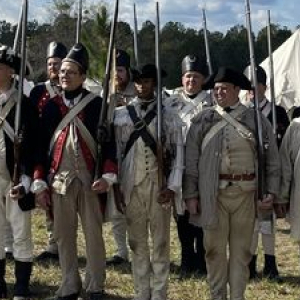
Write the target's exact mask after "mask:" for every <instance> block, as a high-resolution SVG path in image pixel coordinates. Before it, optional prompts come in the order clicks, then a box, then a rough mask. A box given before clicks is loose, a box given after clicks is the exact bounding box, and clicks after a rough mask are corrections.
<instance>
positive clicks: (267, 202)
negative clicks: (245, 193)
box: [257, 194, 274, 211]
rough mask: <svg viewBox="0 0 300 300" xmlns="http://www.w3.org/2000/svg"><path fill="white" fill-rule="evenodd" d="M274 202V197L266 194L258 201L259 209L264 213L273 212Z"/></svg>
mask: <svg viewBox="0 0 300 300" xmlns="http://www.w3.org/2000/svg"><path fill="white" fill-rule="evenodd" d="M273 202H274V195H273V194H266V195H264V197H263V199H262V200H258V201H257V208H258V209H259V210H262V211H266V210H272V209H273Z"/></svg>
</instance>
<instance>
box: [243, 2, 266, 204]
mask: <svg viewBox="0 0 300 300" xmlns="http://www.w3.org/2000/svg"><path fill="white" fill-rule="evenodd" d="M245 4H246V24H247V33H248V44H249V52H250V65H251V73H252V74H251V75H252V76H251V78H252V85H253V89H254V107H255V121H256V136H257V154H258V174H257V183H258V199H263V196H264V194H265V162H264V161H265V159H264V144H263V135H262V120H261V111H260V109H259V97H258V89H257V86H258V82H257V76H256V62H255V53H254V43H253V38H252V26H251V18H250V3H249V0H245Z"/></svg>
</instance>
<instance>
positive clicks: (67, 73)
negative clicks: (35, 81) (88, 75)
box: [58, 69, 80, 77]
mask: <svg viewBox="0 0 300 300" xmlns="http://www.w3.org/2000/svg"><path fill="white" fill-rule="evenodd" d="M58 74H59V76H69V77H74V76H76V75H79V74H80V73H79V72H76V71H72V70H64V69H62V70H59V73H58Z"/></svg>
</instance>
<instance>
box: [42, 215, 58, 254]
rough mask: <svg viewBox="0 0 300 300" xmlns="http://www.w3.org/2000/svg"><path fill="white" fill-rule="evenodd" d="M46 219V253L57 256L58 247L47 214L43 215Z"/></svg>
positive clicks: (51, 221) (50, 220) (51, 222)
mask: <svg viewBox="0 0 300 300" xmlns="http://www.w3.org/2000/svg"><path fill="white" fill-rule="evenodd" d="M45 217H46V228H47V233H48V245H47V248H46V251H47V252H50V253H53V254H58V247H57V244H56V241H55V239H54V236H53V220H52V219H51V218H50V216H49V214H48V213H46V214H45Z"/></svg>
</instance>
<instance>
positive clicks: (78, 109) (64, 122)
mask: <svg viewBox="0 0 300 300" xmlns="http://www.w3.org/2000/svg"><path fill="white" fill-rule="evenodd" d="M95 97H96V95H94V94H92V93H90V94H88V95H86V96H85V97H84V98H83V99H81V100H80V101H79V102H78V103H77V104H76V105H75V106H74V107H73V108H72V109H70V111H69V112H68V113H67V114H66V115H65V116H64V118H63V119H62V120H61V122H60V123H59V124H58V126H57V128H56V129H55V132H54V134H53V136H52V138H51V141H50V147H49V149H50V150H49V153H51V151H52V149H53V146H54V144H55V142H56V140H57V139H58V137H59V136H60V134H61V132H62V131H63V129H64V128H65V127H66V126H68V125H69V124H70V122H71V121H72V120H73V118H75V117H76V116H77V115H78V114H79V113H80V112H81V111H82V110H83V109H84V108H85V107H86V106H87V105H88V104H89V103H90V102H91V101H92V100H93V99H94V98H95Z"/></svg>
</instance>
